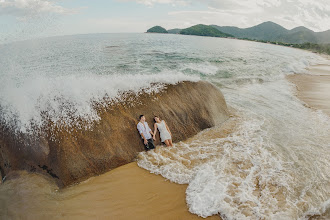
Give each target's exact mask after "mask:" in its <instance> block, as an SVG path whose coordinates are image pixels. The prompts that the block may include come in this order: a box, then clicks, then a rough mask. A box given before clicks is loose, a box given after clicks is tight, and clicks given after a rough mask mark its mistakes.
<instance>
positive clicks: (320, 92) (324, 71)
mask: <svg viewBox="0 0 330 220" xmlns="http://www.w3.org/2000/svg"><path fill="white" fill-rule="evenodd" d="M308 71H309V74H294V75H289V76H287V79H288V80H289V81H290V82H292V83H294V84H295V85H296V87H297V97H298V98H299V99H301V100H302V101H304V102H305V103H306V104H307V106H308V107H311V108H316V109H320V110H322V111H323V112H324V113H326V114H328V115H330V61H329V62H328V63H325V64H320V65H315V66H311V67H310V68H309V69H308Z"/></svg>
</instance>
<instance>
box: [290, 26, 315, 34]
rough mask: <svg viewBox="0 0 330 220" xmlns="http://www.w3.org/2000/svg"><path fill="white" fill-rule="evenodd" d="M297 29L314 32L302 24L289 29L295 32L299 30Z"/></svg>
mask: <svg viewBox="0 0 330 220" xmlns="http://www.w3.org/2000/svg"><path fill="white" fill-rule="evenodd" d="M299 31H307V32H314V31H312V30H310V29H308V28H306V27H304V26H299V27H295V28H293V29H291V30H289V32H290V33H295V32H299Z"/></svg>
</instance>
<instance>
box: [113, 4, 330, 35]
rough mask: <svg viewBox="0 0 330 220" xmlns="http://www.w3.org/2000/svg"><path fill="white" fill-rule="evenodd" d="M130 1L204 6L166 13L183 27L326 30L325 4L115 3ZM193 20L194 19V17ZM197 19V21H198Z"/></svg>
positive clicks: (329, 18)
mask: <svg viewBox="0 0 330 220" xmlns="http://www.w3.org/2000/svg"><path fill="white" fill-rule="evenodd" d="M117 1H122V2H123V1H125V2H128V1H134V2H137V3H139V4H144V5H147V6H149V7H151V6H154V5H156V4H170V5H173V6H178V5H180V6H181V5H195V6H196V5H204V6H206V7H207V8H208V9H207V10H204V11H201V10H198V11H181V12H180V11H179V12H178V11H174V12H170V13H169V15H171V16H172V17H173V18H177V19H182V22H183V23H185V24H188V23H189V24H196V23H203V22H204V23H207V24H218V25H233V26H240V27H250V26H253V25H256V24H258V23H261V22H263V21H273V22H276V23H279V24H281V25H283V26H285V27H286V28H289V29H291V28H293V27H296V26H301V25H303V26H306V27H308V28H311V29H313V30H315V31H322V30H328V29H330V4H329V0H313V1H311V0H117ZM196 16H197V17H196ZM198 16H199V17H198Z"/></svg>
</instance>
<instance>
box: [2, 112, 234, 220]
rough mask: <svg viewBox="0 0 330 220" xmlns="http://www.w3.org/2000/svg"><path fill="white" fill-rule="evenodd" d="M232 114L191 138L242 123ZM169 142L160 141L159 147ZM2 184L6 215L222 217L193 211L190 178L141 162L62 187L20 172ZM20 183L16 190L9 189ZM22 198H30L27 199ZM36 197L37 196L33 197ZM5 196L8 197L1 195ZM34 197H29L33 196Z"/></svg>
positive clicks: (175, 219)
mask: <svg viewBox="0 0 330 220" xmlns="http://www.w3.org/2000/svg"><path fill="white" fill-rule="evenodd" d="M233 114H234V115H231V117H230V119H228V120H227V121H225V122H224V123H222V124H221V125H218V126H215V127H212V128H209V129H205V130H204V131H202V132H201V133H199V134H197V135H195V136H193V137H191V138H189V139H187V140H186V141H184V142H185V143H190V142H193V141H195V140H196V139H200V138H206V139H208V138H212V137H214V138H215V137H226V136H228V135H230V134H231V133H232V132H233V131H234V129H235V128H236V126H237V122H238V120H239V117H238V116H236V115H235V112H233ZM161 147H163V146H157V149H159V148H161ZM157 149H156V150H157ZM3 186H4V187H5V188H3V189H2V190H3V192H1V190H0V197H1V196H2V197H3V198H11V199H10V200H3V198H0V213H1V212H2V211H3V213H1V214H0V218H6V217H7V218H8V217H10V218H14V219H20V218H22V216H24V218H27V219H49V220H51V219H79V220H83V219H118V220H126V219H138V220H139V219H141V220H144V219H157V220H168V219H171V220H172V219H173V220H190V219H192V220H193V219H196V220H201V219H207V220H219V219H221V217H220V216H219V214H216V215H213V216H210V217H207V218H203V217H200V216H198V215H195V214H192V213H190V212H189V207H188V206H187V203H186V189H187V187H188V184H177V183H173V182H171V181H169V180H167V179H165V178H164V177H163V176H161V175H156V174H153V173H151V172H150V171H148V170H145V169H143V168H141V167H139V166H138V165H137V162H131V163H129V164H126V165H123V166H120V167H117V168H115V169H113V170H111V171H109V172H106V173H104V174H102V175H99V176H94V177H91V178H89V179H87V180H85V181H83V182H80V183H79V184H77V185H71V186H68V187H66V188H62V189H60V188H58V187H57V186H56V184H55V183H54V182H52V181H51V179H50V180H49V179H47V178H45V176H44V175H42V174H37V173H28V172H26V171H23V172H19V173H17V175H16V176H14V177H13V178H11V179H8V180H7V181H6V182H5V184H4V185H3ZM13 188H15V189H16V192H12V191H10V190H6V189H13ZM22 198H27V199H23V200H22ZM31 198H33V199H31ZM1 199H2V200H1ZM27 201H28V202H27Z"/></svg>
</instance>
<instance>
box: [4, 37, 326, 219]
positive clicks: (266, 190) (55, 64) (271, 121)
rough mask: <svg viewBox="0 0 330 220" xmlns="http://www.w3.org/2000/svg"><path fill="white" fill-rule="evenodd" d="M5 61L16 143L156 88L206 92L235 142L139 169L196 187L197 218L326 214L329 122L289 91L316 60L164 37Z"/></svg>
mask: <svg viewBox="0 0 330 220" xmlns="http://www.w3.org/2000/svg"><path fill="white" fill-rule="evenodd" d="M0 51H2V52H1V53H0V109H1V115H0V120H1V122H2V123H6V124H7V126H9V127H11V128H13V129H15V131H21V132H34V131H33V127H34V126H32V125H36V126H37V127H38V126H41V125H42V124H43V120H44V119H43V118H42V117H41V112H47V114H48V116H49V118H50V119H51V120H53V121H54V122H56V123H66V124H72V123H79V122H80V121H81V119H83V120H84V121H87V122H93V121H95V120H99V117H98V115H97V113H96V112H95V111H94V110H93V108H92V104H91V103H92V101H100V100H102V98H103V97H105V96H108V97H110V98H113V99H120V94H121V92H123V91H127V90H133V91H136V92H138V91H140V90H141V89H143V88H148V87H151V86H150V85H151V84H152V83H154V82H161V83H172V84H175V83H177V82H180V81H183V80H191V81H196V80H207V81H209V82H212V83H214V84H215V85H216V86H218V87H219V88H220V89H221V91H222V92H223V94H224V96H225V98H226V100H227V104H228V105H229V106H230V107H232V108H234V109H235V110H236V111H237V113H236V114H237V115H239V117H240V120H239V121H240V122H239V126H238V128H237V130H235V131H234V133H233V134H232V135H230V136H229V137H227V138H220V135H219V138H214V137H212V139H211V138H210V139H207V136H203V133H201V134H200V135H201V136H202V137H203V138H201V139H200V140H198V138H197V139H196V140H195V141H194V142H193V143H190V144H187V143H178V144H176V146H175V147H174V148H173V149H172V150H171V149H164V151H173V152H172V155H174V156H173V158H176V159H173V158H172V159H171V158H166V155H168V154H162V153H159V154H157V155H156V153H154V152H151V153H142V154H141V155H140V157H139V158H140V159H139V161H138V164H139V166H141V167H143V168H145V169H148V170H150V171H151V172H154V173H159V174H161V175H162V176H164V177H165V178H167V179H169V180H171V181H173V182H176V183H179V184H182V183H186V184H189V186H188V189H187V192H186V193H187V204H188V206H189V210H190V211H191V212H192V213H195V214H198V215H201V216H203V217H206V216H209V215H212V214H217V213H220V214H221V216H222V217H224V218H228V219H305V218H307V217H308V216H310V215H318V214H320V215H323V214H324V213H326V212H328V210H329V204H330V202H329V201H330V200H329V199H330V198H329V193H330V184H329V181H330V174H329V164H330V161H329V158H330V150H329V148H330V145H329V143H330V135H329V134H330V119H329V117H328V116H326V115H325V114H323V113H322V112H320V111H314V110H311V109H308V108H305V107H304V105H303V103H302V102H301V101H300V100H298V99H297V98H296V97H295V96H294V91H295V88H294V86H292V85H291V84H290V83H288V82H287V81H286V80H285V75H287V74H293V73H305V72H306V73H307V70H305V68H306V67H308V66H309V65H312V64H318V63H323V62H325V60H324V59H323V58H322V57H320V56H318V55H316V54H313V53H310V52H306V51H302V50H297V49H293V48H288V47H281V46H276V45H270V44H261V43H256V42H248V41H241V40H233V39H221V38H208V37H196V36H180V35H162V34H94V35H76V36H65V37H54V38H46V39H39V40H33V41H24V42H17V43H13V44H6V45H0ZM151 89H152V90H158V89H160V88H159V87H157V88H154V87H151ZM72 116H73V117H72ZM219 149H221V150H219ZM191 155H193V156H191ZM180 158H181V159H180ZM182 158H183V159H182ZM205 158H206V159H205ZM202 159H203V161H204V162H203V163H199V162H196V160H197V161H201V160H202ZM160 161H162V163H159V162H160ZM164 161H167V162H166V163H164ZM187 161H188V162H187ZM189 161H190V162H189ZM186 163H190V164H195V165H191V166H186V165H185V164H186ZM159 164H162V165H159ZM257 188H258V189H257Z"/></svg>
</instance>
